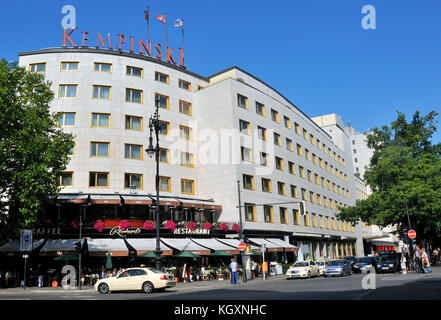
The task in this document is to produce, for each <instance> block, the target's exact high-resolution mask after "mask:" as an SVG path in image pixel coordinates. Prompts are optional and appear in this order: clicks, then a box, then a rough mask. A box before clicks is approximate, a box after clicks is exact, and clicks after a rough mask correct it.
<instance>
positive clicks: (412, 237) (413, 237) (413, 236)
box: [407, 229, 416, 239]
mask: <svg viewBox="0 0 441 320" xmlns="http://www.w3.org/2000/svg"><path fill="white" fill-rule="evenodd" d="M407 236H408V237H409V238H410V239H415V238H416V232H415V230H412V229H410V230H409V231H408V232H407Z"/></svg>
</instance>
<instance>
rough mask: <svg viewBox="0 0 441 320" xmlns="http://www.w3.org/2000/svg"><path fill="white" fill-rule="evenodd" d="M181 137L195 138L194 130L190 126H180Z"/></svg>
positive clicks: (189, 139)
mask: <svg viewBox="0 0 441 320" xmlns="http://www.w3.org/2000/svg"><path fill="white" fill-rule="evenodd" d="M179 137H180V138H181V139H184V140H187V141H191V140H192V139H193V135H192V130H191V128H189V127H185V126H179Z"/></svg>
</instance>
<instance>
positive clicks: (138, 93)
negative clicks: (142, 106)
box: [126, 88, 142, 103]
mask: <svg viewBox="0 0 441 320" xmlns="http://www.w3.org/2000/svg"><path fill="white" fill-rule="evenodd" d="M126 102H133V103H142V90H138V89H130V88H126Z"/></svg>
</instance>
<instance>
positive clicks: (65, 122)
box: [58, 112, 76, 127]
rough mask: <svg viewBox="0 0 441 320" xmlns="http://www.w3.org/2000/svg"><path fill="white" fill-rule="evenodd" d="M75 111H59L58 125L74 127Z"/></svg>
mask: <svg viewBox="0 0 441 320" xmlns="http://www.w3.org/2000/svg"><path fill="white" fill-rule="evenodd" d="M75 116H76V113H75V112H59V113H58V126H59V127H75V118H76V117H75Z"/></svg>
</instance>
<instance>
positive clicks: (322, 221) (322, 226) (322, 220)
mask: <svg viewBox="0 0 441 320" xmlns="http://www.w3.org/2000/svg"><path fill="white" fill-rule="evenodd" d="M320 228H322V229H324V228H325V221H324V219H323V216H322V215H320Z"/></svg>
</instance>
